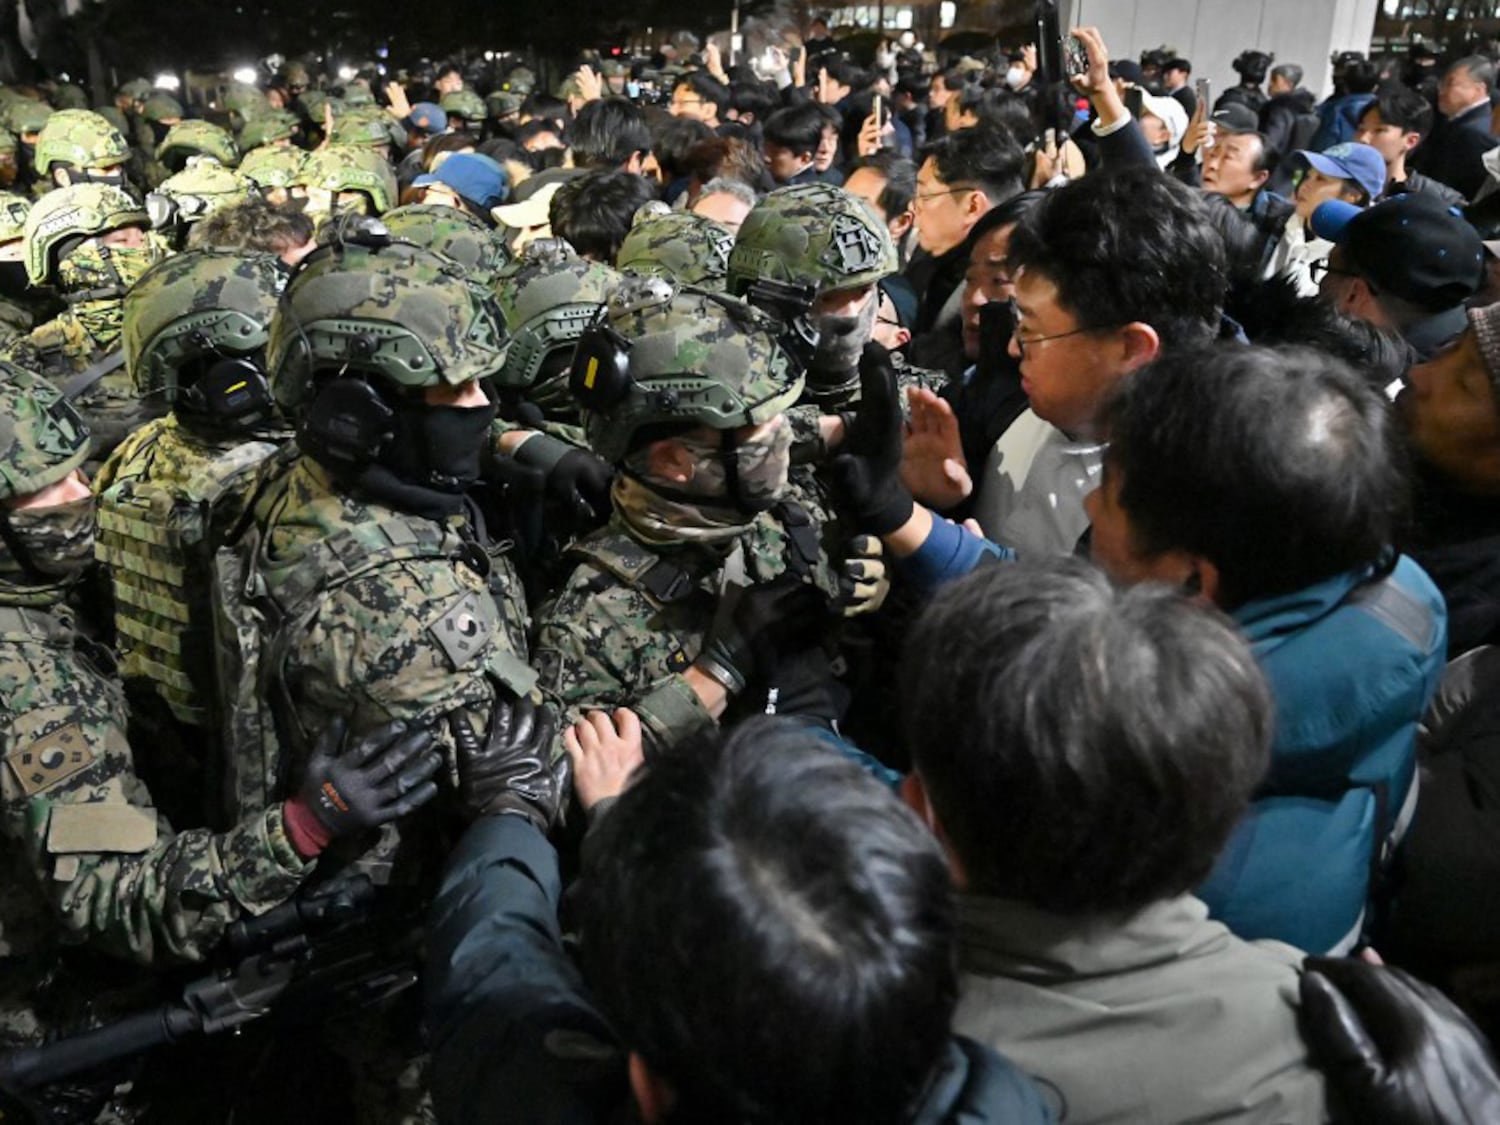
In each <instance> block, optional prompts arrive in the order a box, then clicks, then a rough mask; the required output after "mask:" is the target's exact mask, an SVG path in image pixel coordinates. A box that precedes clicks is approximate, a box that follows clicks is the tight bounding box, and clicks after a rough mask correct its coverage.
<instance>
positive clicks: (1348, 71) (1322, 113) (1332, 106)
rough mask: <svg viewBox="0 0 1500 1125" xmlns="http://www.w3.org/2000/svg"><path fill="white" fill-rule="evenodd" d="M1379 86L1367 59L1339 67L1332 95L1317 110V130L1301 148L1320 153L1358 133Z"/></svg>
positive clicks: (1375, 68) (1375, 71)
mask: <svg viewBox="0 0 1500 1125" xmlns="http://www.w3.org/2000/svg"><path fill="white" fill-rule="evenodd" d="M1379 85H1380V67H1379V66H1377V65H1376V64H1375V63H1374V62H1372V61H1371V60H1369V59H1364V58H1357V59H1353V60H1350V61H1349V62H1348V63H1347V64H1346V65H1345V66H1344V68H1343V71H1342V75H1341V78H1340V81H1339V82H1338V84H1337V85H1336V87H1335V92H1334V94H1333V96H1332V97H1330V98H1328V99H1327V100H1326V101H1325V102H1324V103H1323V104H1322V105H1320V106H1319V107H1318V130H1317V132H1315V133H1314V134H1313V135H1312V139H1311V140H1310V141H1308V142H1307V144H1306V146H1305V147H1307V148H1311V149H1316V150H1317V151H1319V152H1321V151H1323V150H1324V149H1327V148H1332V147H1333V146H1334V145H1337V144H1343V143H1344V142H1345V141H1352V140H1354V139H1355V137H1354V134H1355V133H1357V132H1359V119H1360V118H1361V117H1362V116H1363V115H1364V112H1365V110H1366V109H1368V108H1369V105H1370V103H1371V102H1372V101H1374V100H1375V89H1376V87H1378V86H1379ZM1282 147H1283V148H1284V149H1288V148H1293V147H1303V146H1294V145H1283V146H1282Z"/></svg>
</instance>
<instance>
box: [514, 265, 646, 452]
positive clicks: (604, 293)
mask: <svg viewBox="0 0 1500 1125" xmlns="http://www.w3.org/2000/svg"><path fill="white" fill-rule="evenodd" d="M619 283H620V275H619V274H618V273H616V272H615V271H614V270H612V269H610V268H609V267H608V266H606V265H601V264H599V263H598V262H591V261H589V260H587V259H585V258H580V257H579V256H578V254H577V253H576V252H575V251H574V250H573V248H572V247H570V246H569V245H568V244H567V243H566V242H564V241H563V240H562V239H560V238H559V239H543V240H541V241H538V242H534V243H532V244H530V245H528V246H526V247H525V248H524V249H523V250H522V251H521V253H520V255H519V256H518V257H517V258H516V260H515V261H514V262H512V263H511V264H510V265H509V266H507V267H506V268H505V269H503V270H502V271H501V272H500V278H499V280H498V282H497V283H496V285H495V296H496V298H497V299H498V301H499V304H500V312H501V314H502V315H503V316H504V317H505V327H506V331H507V333H508V335H509V342H508V343H507V344H506V346H505V362H504V365H503V366H502V367H501V368H500V370H499V371H498V372H497V373H496V375H495V384H496V386H498V387H499V388H500V409H501V413H502V414H503V415H505V416H506V417H510V418H517V417H519V413H518V409H519V406H520V404H521V403H523V402H525V403H529V404H531V405H532V406H534V407H536V408H537V409H538V410H539V411H540V412H541V415H542V418H543V419H545V420H546V421H547V422H548V423H551V424H552V427H549V428H555V427H565V429H563V430H561V431H560V433H561V435H562V436H564V437H566V438H567V439H568V440H570V441H572V442H573V443H574V444H576V445H585V444H586V442H585V441H584V439H583V432H582V429H581V428H580V427H579V424H578V422H579V419H578V403H577V402H576V401H574V399H573V395H572V393H571V392H570V391H569V390H568V366H569V364H570V363H571V361H572V357H573V346H574V345H575V344H576V343H577V342H578V339H579V337H581V336H582V335H583V333H584V330H585V329H586V328H588V326H589V325H590V324H592V323H593V322H594V320H595V319H597V317H598V314H599V309H600V307H601V306H602V305H603V304H604V302H605V300H607V299H608V297H609V295H610V294H611V293H612V292H614V289H615V287H616V286H617V285H619Z"/></svg>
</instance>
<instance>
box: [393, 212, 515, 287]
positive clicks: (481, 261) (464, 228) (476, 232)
mask: <svg viewBox="0 0 1500 1125" xmlns="http://www.w3.org/2000/svg"><path fill="white" fill-rule="evenodd" d="M380 221H381V222H382V223H384V224H385V229H386V230H388V231H390V233H391V237H392V238H394V239H397V240H398V241H401V242H410V243H412V244H413V245H415V246H422V247H425V248H426V249H428V250H432V251H434V252H435V253H438V254H441V255H442V256H443V257H445V258H450V259H452V260H453V261H455V262H457V263H458V264H459V265H461V266H463V268H464V269H465V270H467V271H468V272H469V274H470V275H471V276H472V277H473V279H474V280H475V281H477V282H480V283H481V284H488V283H489V282H490V281H491V280H492V279H493V278H494V276H495V275H496V274H497V273H498V272H499V271H500V270H501V269H502V268H503V267H504V266H505V265H507V264H508V263H509V261H510V255H509V253H507V251H506V249H505V246H504V245H503V244H502V243H501V242H500V241H499V240H498V239H497V238H495V236H494V234H493V233H492V232H491V231H490V229H489V228H488V227H486V226H485V225H484V223H483V222H481V221H480V220H479V219H477V218H475V217H474V216H473V215H470V214H469V213H468V212H467V211H462V210H460V209H459V208H457V207H444V206H442V205H441V204H436V203H408V204H407V205H406V206H405V207H397V208H396V209H395V210H393V211H387V212H386V213H385V214H384V215H382V216H381V217H380Z"/></svg>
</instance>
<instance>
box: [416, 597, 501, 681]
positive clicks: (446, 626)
mask: <svg viewBox="0 0 1500 1125" xmlns="http://www.w3.org/2000/svg"><path fill="white" fill-rule="evenodd" d="M480 597H481V595H480V594H479V593H477V592H475V591H470V592H469V593H467V594H465V595H464V596H463V597H462V598H460V599H459V600H458V602H457V604H455V605H454V606H453V608H452V609H450V610H449V611H448V612H447V613H445V614H443V616H441V617H439V618H438V619H437V620H436V621H435V622H433V623H432V625H431V626H430V627H429V628H428V630H427V632H428V633H429V634H431V636H432V639H433V640H434V641H435V642H436V643H437V646H438V647H439V648H440V649H442V650H443V655H444V656H446V657H447V658H448V660H449V661H450V662H451V663H452V664H453V667H454V669H455V670H457V669H459V668H463V667H465V666H467V665H468V664H470V663H471V662H472V661H473V660H474V659H475V658H476V657H477V656H479V654H480V653H482V652H483V651H484V650H485V646H486V645H487V644H488V643H489V640H490V637H491V635H492V634H493V632H494V627H493V626H492V625H491V624H490V622H489V621H488V620H487V619H486V618H485V616H484V614H483V612H482V607H481V605H480V600H479V599H480Z"/></svg>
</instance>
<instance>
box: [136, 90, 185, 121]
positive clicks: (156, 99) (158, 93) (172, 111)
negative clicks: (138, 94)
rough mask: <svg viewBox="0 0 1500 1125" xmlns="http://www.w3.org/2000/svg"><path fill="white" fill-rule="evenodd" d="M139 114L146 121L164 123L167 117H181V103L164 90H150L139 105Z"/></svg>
mask: <svg viewBox="0 0 1500 1125" xmlns="http://www.w3.org/2000/svg"><path fill="white" fill-rule="evenodd" d="M141 116H142V117H144V118H145V119H146V120H147V121H155V122H158V123H165V122H166V121H167V120H168V119H169V118H174V117H175V118H178V119H181V117H182V103H181V102H180V101H178V100H177V99H176V98H174V97H173V96H172V95H171V94H169V93H167V92H166V91H165V90H152V91H151V93H150V94H148V95H147V96H146V101H145V103H144V104H143V105H142V106H141Z"/></svg>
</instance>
